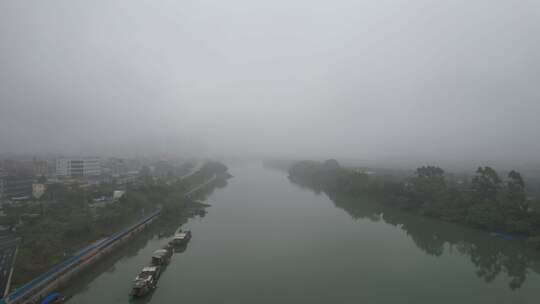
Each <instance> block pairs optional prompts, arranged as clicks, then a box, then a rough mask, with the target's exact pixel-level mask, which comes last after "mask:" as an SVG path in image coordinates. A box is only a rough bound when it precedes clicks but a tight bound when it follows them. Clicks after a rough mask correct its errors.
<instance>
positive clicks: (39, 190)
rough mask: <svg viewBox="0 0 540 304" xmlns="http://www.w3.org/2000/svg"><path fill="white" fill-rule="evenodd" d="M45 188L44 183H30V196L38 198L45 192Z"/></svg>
mask: <svg viewBox="0 0 540 304" xmlns="http://www.w3.org/2000/svg"><path fill="white" fill-rule="evenodd" d="M46 189H47V188H46V187H45V184H42V183H34V184H32V196H34V198H36V199H39V198H40V197H41V196H42V195H43V194H45V190H46Z"/></svg>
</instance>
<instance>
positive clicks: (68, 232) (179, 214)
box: [5, 162, 229, 287]
mask: <svg viewBox="0 0 540 304" xmlns="http://www.w3.org/2000/svg"><path fill="white" fill-rule="evenodd" d="M143 171H144V170H143ZM214 175H215V176H216V177H217V178H216V179H215V180H214V182H213V183H211V184H209V185H208V186H206V187H204V189H202V190H201V191H198V192H197V195H196V196H195V197H192V198H191V199H188V198H186V197H185V193H186V192H188V191H189V190H190V189H192V188H194V187H196V186H198V185H200V184H202V183H204V182H205V181H207V180H208V179H209V178H211V177H212V176H214ZM228 177H229V175H228V173H227V167H226V166H225V165H223V164H221V163H217V162H207V163H205V164H204V165H203V166H202V167H201V168H200V169H199V170H198V171H197V172H194V173H193V174H191V175H189V176H187V177H185V178H182V177H180V176H175V175H169V176H166V177H160V178H155V177H152V176H151V175H149V174H148V173H145V172H143V174H142V175H141V177H140V178H139V180H138V181H137V182H135V183H133V184H132V185H129V186H127V189H126V190H127V191H126V193H125V195H124V196H122V198H120V199H119V200H118V201H117V202H114V203H110V204H107V205H105V206H103V207H97V208H92V207H91V204H90V203H91V201H92V199H91V198H92V197H95V196H100V195H101V194H110V193H112V191H113V190H114V185H111V184H107V183H105V184H101V185H99V186H97V187H93V188H87V187H80V186H77V185H71V186H66V185H63V184H54V185H51V186H50V187H49V188H48V189H47V193H46V194H45V195H44V200H47V201H48V202H47V203H43V202H34V203H31V204H27V205H19V206H7V207H6V208H5V210H6V213H7V218H8V219H9V220H10V221H11V222H13V224H16V223H17V222H20V221H21V219H25V220H24V225H17V226H19V227H18V228H17V230H16V234H17V235H18V236H19V237H21V239H22V241H21V244H20V246H19V252H18V255H17V259H16V264H15V272H14V276H13V285H14V287H16V286H19V285H21V284H24V283H25V282H28V281H29V280H31V279H32V278H33V277H35V276H36V275H39V274H41V273H43V272H45V271H47V270H48V269H49V268H50V267H52V266H53V265H55V264H57V263H59V262H61V261H62V260H64V259H65V258H67V257H68V256H70V255H71V254H73V253H75V252H77V250H79V249H80V248H82V247H84V246H86V245H89V244H90V243H92V242H93V241H96V240H98V239H100V238H103V237H106V236H109V235H111V234H112V233H114V232H116V231H119V230H121V229H122V228H124V227H126V226H128V225H129V224H132V223H133V222H134V221H136V220H137V219H138V218H140V217H141V215H142V214H143V213H145V212H146V213H149V212H151V211H152V210H155V209H156V208H157V207H158V206H160V207H162V215H161V216H160V219H159V221H175V222H178V221H185V220H186V219H187V218H188V217H191V216H193V215H194V214H196V213H197V211H198V210H200V209H201V208H204V207H206V206H207V205H204V204H202V203H200V202H197V201H196V200H195V199H199V198H202V197H203V196H205V195H207V194H209V193H210V192H211V191H212V190H213V189H214V188H216V187H223V186H225V185H226V180H227V178H228ZM51 201H52V202H51ZM25 215H35V216H33V217H30V218H26V217H25Z"/></svg>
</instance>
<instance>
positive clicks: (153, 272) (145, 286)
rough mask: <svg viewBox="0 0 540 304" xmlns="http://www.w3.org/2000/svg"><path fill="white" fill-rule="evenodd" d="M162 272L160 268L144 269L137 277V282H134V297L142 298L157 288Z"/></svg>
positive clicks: (148, 267)
mask: <svg viewBox="0 0 540 304" xmlns="http://www.w3.org/2000/svg"><path fill="white" fill-rule="evenodd" d="M160 271H161V269H160V267H159V266H147V267H144V268H143V269H142V270H141V272H140V273H139V274H138V275H137V277H135V280H133V289H132V295H133V296H134V297H142V296H145V295H147V294H148V293H150V292H151V291H152V290H153V289H154V288H156V285H157V280H158V279H159V275H160Z"/></svg>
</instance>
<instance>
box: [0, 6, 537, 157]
mask: <svg viewBox="0 0 540 304" xmlns="http://www.w3.org/2000/svg"><path fill="white" fill-rule="evenodd" d="M539 20H540V2H538V1H526V0H525V1H502V0H489V1H488V0H486V1H464V0H458V1H444V2H443V1H427V0H426V1H405V0H403V1H306V0H303V1H290V0H289V1H281V0H280V1H264V2H263V1H247V0H246V1H240V0H231V1H159V2H156V1H87V2H74V1H2V2H1V3H0V37H1V40H2V45H1V47H0V66H1V69H0V153H30V154H31V153H51V152H52V153H64V154H112V155H116V154H127V155H143V154H164V153H165V154H185V155H190V156H192V155H199V156H230V155H240V156H244V155H247V156H296V157H301V156H305V157H318V156H321V157H338V158H339V157H342V158H358V159H378V160H383V159H389V160H400V159H403V160H424V159H425V160H426V161H435V160H439V159H440V160H447V161H448V160H450V161H452V160H454V161H461V160H463V161H482V160H489V161H495V162H496V161H500V162H520V163H523V162H529V163H540V158H539V155H540V154H539V152H540V141H539V140H538V132H539V131H540V119H539V118H538V116H539V113H540V88H539V87H540V55H539V54H540V39H538V37H539V33H540V22H539Z"/></svg>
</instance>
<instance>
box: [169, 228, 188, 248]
mask: <svg viewBox="0 0 540 304" xmlns="http://www.w3.org/2000/svg"><path fill="white" fill-rule="evenodd" d="M189 240H191V230H187V231H181V232H179V233H177V234H175V235H174V238H173V240H172V241H171V244H172V245H176V246H183V245H186V244H187V243H188V242H189Z"/></svg>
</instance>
